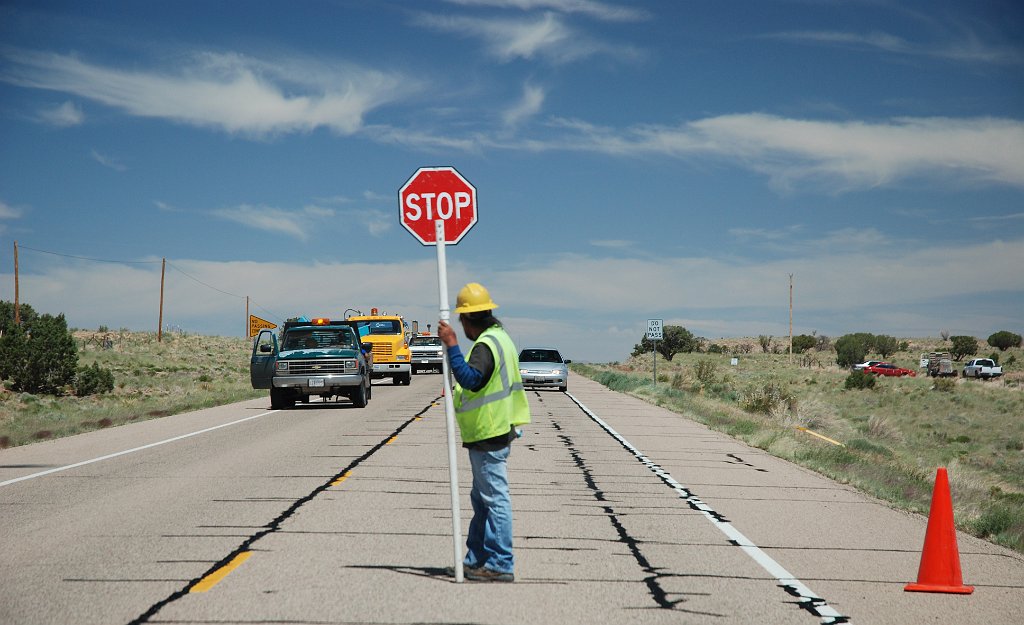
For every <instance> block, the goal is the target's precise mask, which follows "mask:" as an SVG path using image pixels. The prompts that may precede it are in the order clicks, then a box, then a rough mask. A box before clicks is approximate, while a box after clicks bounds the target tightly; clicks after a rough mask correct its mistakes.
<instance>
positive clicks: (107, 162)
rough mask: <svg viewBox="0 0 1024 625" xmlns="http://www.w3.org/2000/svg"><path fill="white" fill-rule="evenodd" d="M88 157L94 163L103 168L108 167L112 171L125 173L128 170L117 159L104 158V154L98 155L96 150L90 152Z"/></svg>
mask: <svg viewBox="0 0 1024 625" xmlns="http://www.w3.org/2000/svg"><path fill="white" fill-rule="evenodd" d="M89 156H91V157H92V160H94V161H96V162H97V163H99V164H100V165H103V166H104V167H108V168H110V169H113V170H114V171H127V170H128V168H127V167H125V166H124V165H123V164H122V163H121V162H120V161H118V160H117V159H115V158H112V157H110V156H106V155H104V154H100V153H99V152H97V151H96V150H92V151H91V152H90V153H89Z"/></svg>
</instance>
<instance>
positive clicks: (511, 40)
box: [417, 12, 641, 63]
mask: <svg viewBox="0 0 1024 625" xmlns="http://www.w3.org/2000/svg"><path fill="white" fill-rule="evenodd" d="M417 23H418V24H419V25H420V26H423V27H426V28H432V29H434V30H438V31H441V32H446V33H452V34H455V35H459V36H463V37H472V38H476V39H480V40H482V41H483V42H484V44H485V45H486V47H487V50H488V52H489V53H490V54H491V55H493V56H495V57H497V58H498V59H499V60H501V61H505V62H509V61H513V60H516V59H526V60H532V59H537V58H541V59H546V60H548V61H550V62H553V63H569V62H573V61H579V60H582V59H585V58H588V57H591V56H594V55H595V54H607V55H609V56H612V57H614V58H616V59H635V58H638V57H639V56H641V55H640V53H639V52H638V51H637V50H635V49H634V48H631V47H628V46H613V45H610V44H606V43H603V42H600V41H597V40H595V39H592V38H590V37H588V36H586V35H585V34H584V33H581V32H579V31H576V30H574V29H572V28H570V27H569V26H568V25H567V24H566V23H565V22H564V21H563V20H562V18H561V17H559V16H558V15H557V14H555V13H550V12H549V13H544V14H543V15H541V16H539V17H535V18H534V17H527V18H521V19H509V18H500V19H494V18H491V19H483V18H476V17H465V16H440V15H425V14H424V15H420V16H419V18H418V20H417Z"/></svg>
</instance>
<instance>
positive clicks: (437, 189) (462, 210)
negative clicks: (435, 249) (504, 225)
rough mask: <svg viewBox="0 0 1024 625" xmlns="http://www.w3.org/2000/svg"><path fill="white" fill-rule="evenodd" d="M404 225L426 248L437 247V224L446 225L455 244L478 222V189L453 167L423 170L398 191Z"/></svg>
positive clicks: (448, 241)
mask: <svg viewBox="0 0 1024 625" xmlns="http://www.w3.org/2000/svg"><path fill="white" fill-rule="evenodd" d="M398 202H399V211H400V212H401V217H400V219H401V222H402V226H403V227H405V229H406V230H408V231H409V233H410V234H412V236H414V237H416V240H418V241H419V242H420V243H422V244H423V245H437V235H436V230H435V228H436V225H435V222H437V221H442V222H444V240H445V244H448V245H454V244H456V243H458V242H459V241H460V240H461V239H462V237H463V236H465V235H466V233H467V232H469V229H470V228H472V227H473V224H475V223H476V218H477V211H476V188H475V187H474V186H473V185H471V184H470V183H469V181H468V180H466V179H465V178H463V177H462V174H460V173H459V172H458V171H456V170H455V168H454V167H421V168H420V169H418V170H416V173H415V174H413V175H412V177H411V178H409V180H407V181H406V182H405V184H404V185H402V188H401V189H399V190H398Z"/></svg>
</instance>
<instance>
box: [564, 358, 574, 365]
mask: <svg viewBox="0 0 1024 625" xmlns="http://www.w3.org/2000/svg"><path fill="white" fill-rule="evenodd" d="M562 362H564V363H565V364H569V363H571V362H572V361H571V360H569V359H566V360H563V361H562Z"/></svg>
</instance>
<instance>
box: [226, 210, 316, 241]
mask: <svg viewBox="0 0 1024 625" xmlns="http://www.w3.org/2000/svg"><path fill="white" fill-rule="evenodd" d="M322 210H325V209H317V208H315V207H314V208H313V209H312V210H309V209H307V210H303V211H287V210H283V209H280V208H273V207H270V206H252V205H249V204H242V205H240V206H236V207H233V208H220V209H217V210H214V211H213V215H214V216H215V217H220V218H221V219H227V220H229V221H235V222H238V223H240V224H242V225H244V226H248V227H250V228H256V229H257V230H265V231H267V232H274V233H277V234H283V235H286V236H290V237H294V238H296V239H299V240H300V241H305V240H306V239H308V238H309V230H310V228H311V227H312V226H313V224H314V219H310V218H316V217H322V216H323V215H324V214H323V212H322Z"/></svg>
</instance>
